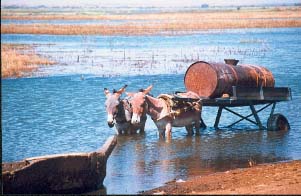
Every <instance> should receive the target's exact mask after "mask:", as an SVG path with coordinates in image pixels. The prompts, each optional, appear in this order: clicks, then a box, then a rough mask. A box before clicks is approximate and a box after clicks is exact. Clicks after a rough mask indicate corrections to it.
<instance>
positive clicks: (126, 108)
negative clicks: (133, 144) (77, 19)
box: [104, 85, 146, 134]
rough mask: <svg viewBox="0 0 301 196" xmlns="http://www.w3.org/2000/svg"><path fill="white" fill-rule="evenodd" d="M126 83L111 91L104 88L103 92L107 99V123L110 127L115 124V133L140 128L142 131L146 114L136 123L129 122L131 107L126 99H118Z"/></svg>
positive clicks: (141, 131)
mask: <svg viewBox="0 0 301 196" xmlns="http://www.w3.org/2000/svg"><path fill="white" fill-rule="evenodd" d="M126 87H127V85H125V86H124V87H122V88H121V89H119V90H118V91H116V90H115V89H114V90H113V93H110V91H109V90H108V89H107V88H104V94H105V95H106V98H107V100H106V101H105V107H106V112H107V123H108V126H109V127H110V128H112V127H113V126H114V125H115V128H116V133H117V134H122V133H128V134H130V133H135V132H136V131H137V130H140V133H143V132H144V127H145V122H146V115H144V116H142V117H141V122H140V123H136V124H131V118H132V108H131V106H130V103H129V100H128V99H122V100H121V99H120V96H121V95H122V93H123V92H124V91H125V88H126Z"/></svg>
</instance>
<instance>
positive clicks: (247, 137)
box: [1, 28, 301, 194]
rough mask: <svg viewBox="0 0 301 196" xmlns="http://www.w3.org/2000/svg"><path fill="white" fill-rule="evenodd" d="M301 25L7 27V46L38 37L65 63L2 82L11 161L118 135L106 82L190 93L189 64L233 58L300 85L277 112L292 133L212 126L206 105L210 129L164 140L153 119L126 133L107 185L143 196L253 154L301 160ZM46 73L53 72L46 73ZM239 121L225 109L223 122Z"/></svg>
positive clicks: (90, 146)
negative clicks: (110, 30) (62, 30)
mask: <svg viewBox="0 0 301 196" xmlns="http://www.w3.org/2000/svg"><path fill="white" fill-rule="evenodd" d="M300 31H301V28H276V29H248V30H246V29H236V30H234V29H232V30H223V31H214V32H207V31H206V32H201V33H200V34H191V35H185V36H184V35H183V36H160V35H156V36H138V37H137V36H109V37H108V36H99V35H96V36H69V35H68V36H55V35H29V34H22V35H21V34H3V35H1V41H3V42H4V43H18V44H35V45H36V50H37V52H38V53H39V54H41V55H45V56H46V57H49V58H50V59H52V60H54V61H57V62H59V63H60V65H59V66H51V67H48V66H45V67H43V68H42V69H40V70H39V72H40V73H37V75H36V76H35V77H34V78H20V79H14V80H11V79H7V80H6V79H5V80H2V81H1V91H2V97H1V104H2V105H1V106H2V107H1V112H2V113H1V114H2V116H1V117H2V119H1V120H2V121H1V125H2V149H3V150H2V161H3V162H9V161H17V160H22V159H24V158H26V157H32V156H41V155H46V154H53V153H68V152H89V151H94V150H95V149H98V148H99V147H100V146H101V145H102V144H103V143H104V142H105V140H106V139H107V138H108V137H109V136H111V135H112V134H114V133H115V131H114V130H112V129H110V128H108V126H107V123H106V113H105V110H104V101H105V97H104V95H103V93H102V91H103V90H102V89H103V88H104V87H107V88H120V86H121V85H124V84H128V85H129V86H128V88H127V90H128V91H129V92H134V91H137V90H138V89H140V88H142V87H143V86H146V85H150V84H153V86H154V88H153V90H152V94H153V95H154V96H157V95H159V94H160V93H172V92H174V91H185V87H184V84H183V78H184V73H185V71H186V68H187V66H189V65H190V64H191V63H193V62H194V61H196V60H206V61H217V62H222V61H223V59H224V58H237V59H239V60H241V61H240V62H241V63H250V64H256V65H262V66H264V67H266V68H268V69H269V70H271V71H272V73H273V75H274V77H275V80H276V86H278V87H285V86H288V87H290V88H291V90H292V95H293V99H292V101H289V102H282V103H279V104H278V103H277V106H276V108H275V113H279V112H280V113H282V114H283V115H284V116H286V117H287V119H288V120H289V122H290V125H291V130H290V131H289V132H287V133H281V132H267V131H259V130H249V129H251V128H252V127H249V124H248V122H244V121H243V122H241V124H240V125H238V128H240V130H234V129H231V130H229V129H223V130H218V131H216V130H214V129H212V128H211V127H210V126H212V125H213V124H214V120H215V117H216V113H217V108H210V107H204V108H203V112H202V115H203V119H204V120H205V123H206V124H207V125H208V128H207V129H205V130H203V131H201V135H200V136H192V137H189V136H186V131H185V129H183V128H174V129H173V139H172V140H171V141H170V142H168V143H167V142H165V141H164V140H160V139H158V138H159V136H158V133H157V130H156V127H155V125H154V123H153V122H152V120H151V119H150V118H149V119H148V120H147V122H146V133H145V135H134V136H118V145H117V146H116V148H115V149H114V151H113V153H112V155H111V156H110V158H109V160H108V165H107V177H106V178H105V181H104V184H105V186H106V190H105V192H106V193H108V194H118V193H128V194H134V193H137V192H138V191H141V190H146V189H151V188H154V187H157V186H161V185H163V184H164V183H165V182H167V181H170V180H173V179H178V178H181V179H186V178H187V177H188V176H191V175H192V176H193V175H204V174H207V173H211V172H215V171H223V170H228V169H231V168H236V167H247V166H248V161H249V160H254V161H255V162H256V163H257V164H259V163H264V162H271V161H279V160H287V159H301V143H300V140H301V133H300V130H301V129H300V127H301V120H300V119H301V118H300V111H301V101H300V100H301V96H300V94H301V93H300V86H301V81H300V75H301V72H300V71H301V62H300V60H301V59H300V47H301V36H299V35H300ZM225 38H226V39H225ZM240 40H264V43H258V42H254V43H242V42H241V41H240ZM279 46H281V47H279ZM253 49H255V50H253ZM78 57H80V61H79V62H77V59H78ZM298 57H299V58H298ZM291 59H293V60H291ZM104 73H108V74H109V75H107V74H105V75H103V74H104ZM163 73H166V74H163ZM177 73H180V74H177ZM43 74H45V75H47V76H49V77H40V76H41V75H43ZM119 74H121V76H120V77H112V75H119ZM127 74H131V75H132V76H125V75H127ZM156 74H157V75H156ZM62 75H64V76H62ZM141 75H143V76H141ZM82 76H83V77H84V78H85V80H82ZM235 111H237V112H239V113H240V112H242V113H244V112H249V109H248V111H246V110H245V109H243V108H242V109H240V108H235ZM268 115H269V111H268V110H267V111H262V113H260V118H261V120H262V122H263V123H264V122H266V120H267V119H266V118H267V117H268ZM235 120H236V119H235V117H233V115H230V114H227V112H223V113H222V120H221V126H225V125H229V124H231V123H233V122H234V121H235ZM49 141H51V142H49ZM100 191H101V190H100Z"/></svg>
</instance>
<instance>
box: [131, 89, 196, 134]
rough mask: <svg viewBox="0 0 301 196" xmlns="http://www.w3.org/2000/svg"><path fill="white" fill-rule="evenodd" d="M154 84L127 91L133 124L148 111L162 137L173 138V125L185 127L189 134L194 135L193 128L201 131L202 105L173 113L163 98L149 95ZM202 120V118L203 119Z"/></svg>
mask: <svg viewBox="0 0 301 196" xmlns="http://www.w3.org/2000/svg"><path fill="white" fill-rule="evenodd" d="M151 89H152V85H151V86H149V87H148V88H146V89H142V90H140V92H138V93H127V95H128V96H130V97H131V99H130V103H131V105H132V109H133V115H132V120H131V122H132V124H139V123H140V121H141V115H142V114H143V113H144V112H145V111H146V113H147V114H148V115H150V116H151V118H152V120H153V121H154V123H155V124H156V126H157V128H158V131H159V133H160V137H167V138H169V139H170V138H171V130H172V127H184V126H185V128H186V130H187V132H188V134H189V135H193V128H195V130H196V132H197V134H199V131H200V120H201V110H202V108H201V106H199V107H198V108H194V109H191V110H188V111H183V112H181V113H180V114H178V115H175V114H173V113H171V110H170V107H169V106H168V104H167V103H166V102H165V101H164V100H163V99H158V98H155V97H152V96H150V95H148V93H149V92H150V91H151ZM201 121H202V120H201Z"/></svg>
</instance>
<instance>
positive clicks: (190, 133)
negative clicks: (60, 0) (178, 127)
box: [185, 125, 193, 135]
mask: <svg viewBox="0 0 301 196" xmlns="http://www.w3.org/2000/svg"><path fill="white" fill-rule="evenodd" d="M185 128H186V131H187V134H188V135H193V126H192V125H187V126H185Z"/></svg>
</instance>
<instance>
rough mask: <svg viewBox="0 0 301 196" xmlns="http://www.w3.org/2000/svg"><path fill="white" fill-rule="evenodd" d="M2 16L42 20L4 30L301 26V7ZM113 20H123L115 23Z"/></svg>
mask: <svg viewBox="0 0 301 196" xmlns="http://www.w3.org/2000/svg"><path fill="white" fill-rule="evenodd" d="M4 13H5V14H4V15H2V16H1V19H11V20H12V19H13V20H39V21H40V23H39V24H2V25H1V34H53V35H160V34H163V35H178V34H180V35H182V34H186V33H191V32H197V31H202V30H212V29H235V28H283V27H301V7H294V8H279V9H267V10H264V9H263V10H262V9H258V10H236V11H233V10H232V11H229V10H221V11H203V12H200V11H198V12H172V13H143V14H120V15H118V14H117V15H116V14H95V13H93V14H83V13H82V14H81V13H77V14H76V13H68V14H63V13H61V12H59V13H56V14H54V13H52V14H49V13H43V12H39V13H35V14H31V13H27V14H26V10H25V11H24V10H23V11H22V14H20V13H15V14H14V13H13V11H12V12H9V11H7V10H6V11H4ZM46 20H62V21H66V22H68V20H94V21H103V20H106V21H108V22H107V23H106V24H93V25H92V24H47V23H46V22H47V21H46ZM110 21H122V22H121V23H119V24H112V23H110Z"/></svg>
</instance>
